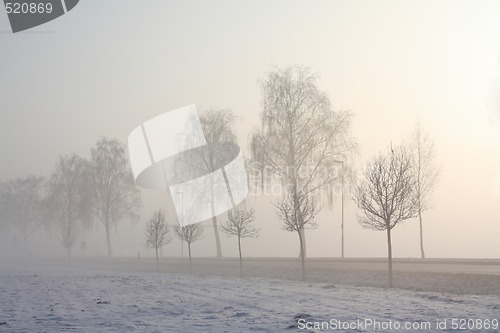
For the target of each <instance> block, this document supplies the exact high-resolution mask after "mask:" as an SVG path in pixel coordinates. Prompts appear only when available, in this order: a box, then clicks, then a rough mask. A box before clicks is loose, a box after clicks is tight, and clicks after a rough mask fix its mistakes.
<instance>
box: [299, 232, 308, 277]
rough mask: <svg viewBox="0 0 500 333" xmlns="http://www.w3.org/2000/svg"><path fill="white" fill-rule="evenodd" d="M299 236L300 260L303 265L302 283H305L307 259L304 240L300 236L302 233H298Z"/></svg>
mask: <svg viewBox="0 0 500 333" xmlns="http://www.w3.org/2000/svg"><path fill="white" fill-rule="evenodd" d="M298 234H299V243H300V254H301V256H300V260H301V263H302V281H305V280H306V261H305V258H304V255H303V254H304V251H303V249H304V240H303V239H302V235H301V234H300V232H298Z"/></svg>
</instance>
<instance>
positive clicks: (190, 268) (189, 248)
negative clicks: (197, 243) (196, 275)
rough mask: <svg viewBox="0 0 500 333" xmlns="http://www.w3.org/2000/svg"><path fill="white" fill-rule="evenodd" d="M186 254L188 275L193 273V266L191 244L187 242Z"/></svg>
mask: <svg viewBox="0 0 500 333" xmlns="http://www.w3.org/2000/svg"><path fill="white" fill-rule="evenodd" d="M188 252H189V273H191V274H192V273H193V265H192V263H191V243H190V242H188Z"/></svg>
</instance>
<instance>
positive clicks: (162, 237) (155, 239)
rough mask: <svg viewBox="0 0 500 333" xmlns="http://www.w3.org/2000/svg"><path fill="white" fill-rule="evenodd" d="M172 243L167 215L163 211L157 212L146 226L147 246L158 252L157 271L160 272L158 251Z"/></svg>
mask: <svg viewBox="0 0 500 333" xmlns="http://www.w3.org/2000/svg"><path fill="white" fill-rule="evenodd" d="M171 241H172V237H171V235H170V227H169V226H168V224H166V223H165V215H164V214H163V212H162V211H161V210H159V211H155V212H154V213H153V216H151V218H150V219H149V221H148V223H147V224H146V246H147V247H151V248H153V249H155V251H156V269H157V270H158V271H160V261H159V259H158V249H160V248H162V247H163V246H165V245H167V244H168V243H170V242H171Z"/></svg>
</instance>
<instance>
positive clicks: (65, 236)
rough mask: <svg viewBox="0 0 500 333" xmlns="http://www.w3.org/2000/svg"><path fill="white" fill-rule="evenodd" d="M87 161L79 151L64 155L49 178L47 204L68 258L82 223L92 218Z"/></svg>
mask: <svg viewBox="0 0 500 333" xmlns="http://www.w3.org/2000/svg"><path fill="white" fill-rule="evenodd" d="M87 165H88V162H87V161H86V160H85V159H83V158H81V157H80V156H78V155H68V156H61V157H60V158H59V161H58V162H57V163H56V170H55V171H54V173H53V174H52V176H51V177H50V179H49V181H48V195H47V199H46V200H45V205H46V206H47V207H48V211H49V216H50V217H51V219H54V220H55V221H56V222H57V224H58V226H59V228H60V231H61V243H62V245H63V247H64V249H65V250H66V253H67V255H68V258H71V251H72V249H73V246H74V244H75V241H76V238H77V235H78V232H79V229H80V228H81V227H82V224H83V223H84V222H86V221H88V220H89V219H90V197H89V193H88V191H87V187H86V180H87V177H86V176H87Z"/></svg>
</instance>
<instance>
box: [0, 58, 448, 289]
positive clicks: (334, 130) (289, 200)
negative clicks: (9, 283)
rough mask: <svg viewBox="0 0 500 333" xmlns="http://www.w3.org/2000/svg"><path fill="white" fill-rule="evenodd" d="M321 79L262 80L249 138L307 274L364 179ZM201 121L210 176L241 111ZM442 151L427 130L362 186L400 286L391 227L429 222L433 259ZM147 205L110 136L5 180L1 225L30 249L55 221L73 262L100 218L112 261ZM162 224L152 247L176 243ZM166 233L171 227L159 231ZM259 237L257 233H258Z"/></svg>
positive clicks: (370, 171) (343, 114)
mask: <svg viewBox="0 0 500 333" xmlns="http://www.w3.org/2000/svg"><path fill="white" fill-rule="evenodd" d="M318 80H319V78H318V76H317V75H316V74H314V73H312V72H311V70H310V69H308V68H305V67H288V68H274V69H273V71H271V72H269V73H267V74H265V75H264V77H263V78H262V79H261V80H260V82H259V86H260V89H261V96H262V113H261V125H260V127H259V128H257V129H255V130H254V131H253V133H252V134H251V136H250V138H249V146H250V147H249V148H250V151H251V158H250V159H249V160H248V166H249V169H250V170H251V172H250V173H249V176H250V177H249V185H250V187H255V188H260V189H263V188H265V187H266V186H269V185H272V184H274V185H276V184H278V185H281V191H280V192H279V193H275V200H274V202H273V204H274V206H275V208H276V215H277V217H278V218H279V219H280V221H281V223H282V227H283V229H284V230H286V231H290V232H296V233H297V236H298V240H299V245H300V247H299V249H300V252H299V253H300V258H301V262H302V277H303V278H305V258H306V239H305V234H304V233H305V229H312V228H315V227H317V219H316V216H317V214H318V213H319V212H320V210H321V209H322V208H323V207H324V206H325V205H332V203H333V198H334V197H335V196H337V195H338V194H339V193H338V191H337V190H338V188H339V187H338V185H339V184H341V185H342V186H343V185H344V182H345V183H349V184H355V183H356V180H355V177H354V171H353V170H352V161H353V158H354V156H355V154H356V153H357V144H356V141H355V140H354V138H353V136H352V135H351V121H352V117H353V115H352V114H351V113H350V112H347V111H336V110H333V108H332V105H331V102H330V99H329V97H328V95H327V94H326V93H325V92H324V91H322V90H321V89H320V88H319V87H318ZM200 119H201V124H202V127H203V131H204V133H205V137H206V141H207V146H208V147H209V149H208V150H206V151H205V152H204V155H203V156H201V158H199V159H198V160H199V161H200V163H195V164H196V165H197V166H198V167H202V168H203V169H204V170H203V171H204V172H206V173H209V172H213V171H215V169H216V168H219V167H220V165H221V162H222V161H221V160H220V159H226V158H227V156H225V155H224V152H223V151H221V149H223V148H222V147H223V146H222V145H221V144H220V143H223V142H231V143H236V134H235V132H234V129H233V121H234V115H233V113H232V112H231V111H230V110H224V109H213V110H209V111H206V112H204V113H203V114H201V115H200ZM433 154H434V152H433V147H432V141H431V140H430V139H429V137H428V136H427V135H426V134H425V133H424V132H423V131H422V130H421V128H420V127H418V129H417V131H416V134H415V137H414V138H412V143H411V144H405V145H402V146H398V147H395V148H392V147H391V149H390V151H389V152H388V153H387V154H381V155H378V156H376V157H374V158H373V160H372V161H371V162H370V163H368V165H367V166H366V168H365V169H364V171H363V173H362V178H361V180H360V182H358V183H359V184H358V185H357V186H356V187H355V193H354V198H353V199H354V201H355V202H356V204H357V205H358V207H359V208H360V211H361V212H362V214H360V215H359V217H358V220H359V223H360V224H361V225H362V226H363V227H366V228H371V229H375V230H384V231H386V232H387V241H388V259H389V260H388V261H389V273H390V274H389V281H390V285H392V246H391V230H392V229H393V228H394V227H395V226H396V225H398V224H399V223H401V222H403V221H406V220H408V219H410V218H413V217H417V216H418V217H419V222H420V244H421V256H422V258H423V257H424V246H423V231H422V213H423V212H424V211H425V210H427V209H428V208H429V200H430V198H429V195H430V193H431V192H432V190H433V188H434V185H435V182H436V179H437V174H438V172H437V170H436V168H435V166H434V155H433ZM198 160H197V161H198ZM339 166H341V168H339ZM342 195H344V191H342ZM139 206H140V197H139V192H138V190H137V188H136V187H135V185H134V180H133V177H132V174H131V171H130V168H129V164H128V161H127V158H126V154H125V149H124V146H123V145H122V144H121V143H119V142H118V141H116V140H108V139H106V138H102V139H100V140H99V141H98V142H97V144H96V146H95V147H94V148H92V149H91V157H90V159H89V160H85V159H83V158H81V157H79V156H76V155H70V156H63V157H61V158H60V159H59V161H58V162H57V163H56V170H55V171H54V173H53V174H52V176H51V177H50V178H49V179H47V180H44V179H43V178H39V177H33V176H30V177H26V178H22V179H15V180H12V181H8V182H5V183H2V184H1V186H0V211H1V217H2V218H1V219H0V221H1V222H0V228H7V227H13V228H17V229H18V230H19V231H20V233H21V234H22V235H23V238H24V240H25V242H26V244H27V243H28V241H27V240H28V237H29V236H30V235H31V234H32V233H33V232H35V231H36V230H38V229H40V228H41V227H43V226H46V225H48V224H50V225H53V224H54V223H55V224H56V225H57V226H58V227H59V230H60V234H61V243H62V244H63V246H64V248H65V249H66V250H67V252H68V256H70V255H71V249H72V248H73V246H74V243H75V238H76V235H77V233H78V230H81V229H82V228H85V226H88V225H90V223H92V222H93V221H99V222H101V223H102V224H103V225H104V227H105V230H106V240H107V246H108V255H111V254H112V248H111V242H110V228H111V227H112V226H114V225H116V223H117V222H118V221H121V220H124V219H132V220H134V219H137V217H138V215H137V211H138V207H139ZM241 214H243V213H242V211H239V210H235V211H232V212H229V214H228V217H229V221H233V220H238V219H244V217H245V216H242V215H241ZM246 218H247V220H251V221H253V213H252V214H251V218H250V217H249V216H246ZM163 219H164V218H163ZM160 220H162V216H160V213H159V212H156V213H155V214H154V215H153V217H152V218H151V220H150V221H149V224H148V226H147V231H146V234H147V243H148V244H149V246H152V247H154V248H156V249H158V248H159V247H161V246H162V244H163V243H165V242H167V241H168V240H169V239H171V238H169V237H168V233H169V229H168V228H167V227H161V223H160ZM49 222H50V223H49ZM162 223H163V224H164V222H162ZM212 226H213V231H214V235H215V245H216V254H217V256H219V257H220V256H222V249H221V245H220V239H219V228H220V227H219V223H218V220H217V216H214V217H213V218H212ZM160 227H161V228H163V229H161V230H159V229H158V228H160ZM150 228H151V229H150ZM155 228H156V229H155ZM193 228H194V227H193ZM155 230H156V231H157V232H159V231H161V232H162V233H164V234H165V235H164V236H163V238H161V239H158V238H154V237H153V238H150V237H149V236H153V235H154V234H153V231H155ZM221 230H222V231H224V232H226V233H228V234H231V235H236V236H238V243H239V245H241V244H240V239H241V237H242V236H243V235H244V234H245V233H243V234H242V233H241V232H242V230H241V229H238V228H237V227H236V225H226V226H223V227H222V229H221ZM238 230H239V231H238ZM254 231H255V230H252V232H250V234H252V233H253V234H255V233H254ZM186 233H188V234H186ZM189 233H192V234H189ZM176 234H177V235H178V237H179V238H180V239H181V240H183V241H186V242H187V243H188V246H189V248H190V244H191V242H193V241H195V239H193V237H194V238H200V237H201V233H200V232H198V231H196V230H191V227H189V228H188V227H184V228H178V231H176ZM156 236H158V234H156ZM195 236H196V237H195ZM240 258H241V246H240Z"/></svg>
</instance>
